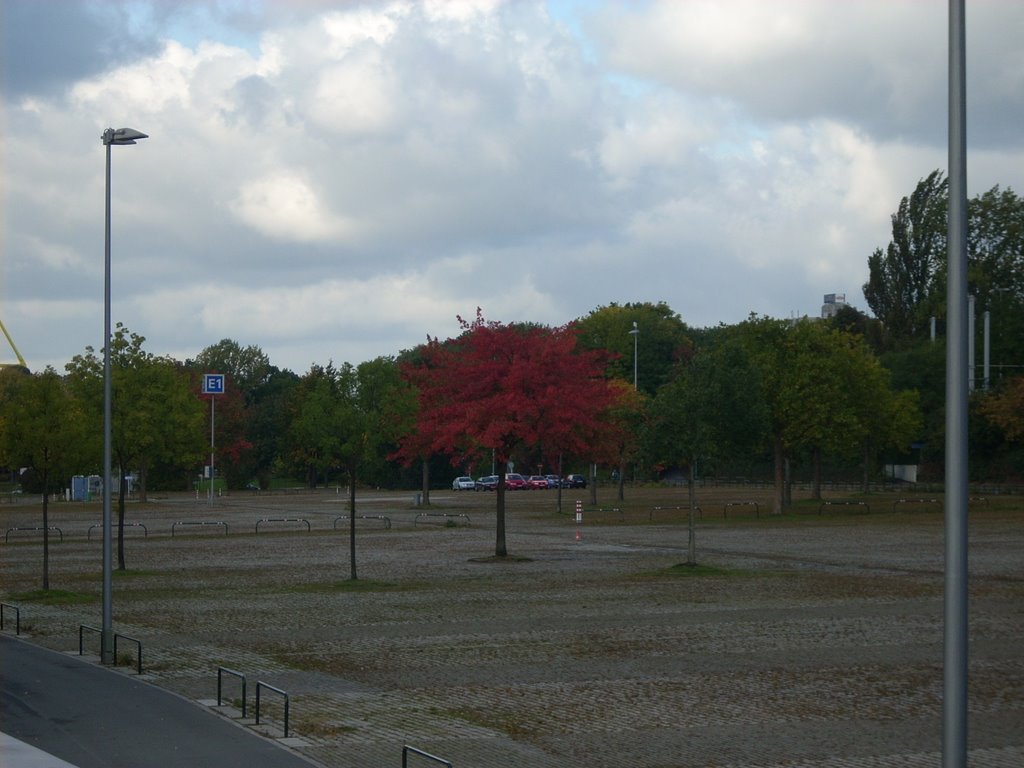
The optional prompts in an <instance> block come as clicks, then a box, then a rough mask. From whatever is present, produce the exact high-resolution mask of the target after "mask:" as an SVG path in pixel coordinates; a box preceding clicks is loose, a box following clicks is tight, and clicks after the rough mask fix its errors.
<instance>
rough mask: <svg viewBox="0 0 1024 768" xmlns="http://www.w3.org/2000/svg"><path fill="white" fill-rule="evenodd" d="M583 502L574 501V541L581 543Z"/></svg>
mask: <svg viewBox="0 0 1024 768" xmlns="http://www.w3.org/2000/svg"><path fill="white" fill-rule="evenodd" d="M582 524H583V502H582V501H580V500H579V499H576V541H577V542H579V541H583V529H582V528H581V527H580V526H581V525H582Z"/></svg>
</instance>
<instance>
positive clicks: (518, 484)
mask: <svg viewBox="0 0 1024 768" xmlns="http://www.w3.org/2000/svg"><path fill="white" fill-rule="evenodd" d="M505 487H506V488H507V489H508V490H510V491H521V490H523V489H524V488H529V487H530V484H529V483H528V482H527V481H526V478H525V477H523V476H522V475H518V474H516V473H515V472H509V473H508V474H507V475H505Z"/></svg>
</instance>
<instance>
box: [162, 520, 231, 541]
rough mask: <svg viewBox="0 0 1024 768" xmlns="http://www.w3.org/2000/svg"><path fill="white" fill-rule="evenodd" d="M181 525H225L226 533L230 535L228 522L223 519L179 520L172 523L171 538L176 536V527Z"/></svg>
mask: <svg viewBox="0 0 1024 768" xmlns="http://www.w3.org/2000/svg"><path fill="white" fill-rule="evenodd" d="M179 525H181V526H185V525H221V526H224V535H225V536H227V535H228V524H227V523H225V522H224V521H223V520H179V521H178V522H176V523H171V538H174V529H175V528H177V527H178V526H179Z"/></svg>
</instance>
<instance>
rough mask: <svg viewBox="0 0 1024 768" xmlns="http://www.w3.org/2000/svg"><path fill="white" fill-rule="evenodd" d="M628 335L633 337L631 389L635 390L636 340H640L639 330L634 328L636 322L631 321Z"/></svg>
mask: <svg viewBox="0 0 1024 768" xmlns="http://www.w3.org/2000/svg"><path fill="white" fill-rule="evenodd" d="M629 335H630V336H632V337H633V389H636V388H637V376H636V373H637V365H636V351H637V339H639V338H640V329H639V328H637V327H636V320H634V321H633V330H631V331H630V332H629Z"/></svg>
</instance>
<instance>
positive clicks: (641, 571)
mask: <svg viewBox="0 0 1024 768" xmlns="http://www.w3.org/2000/svg"><path fill="white" fill-rule="evenodd" d="M574 493H575V492H574ZM660 493H661V495H658V492H654V491H651V492H647V491H634V492H630V491H627V503H629V504H630V506H629V507H628V508H627V507H626V506H625V505H623V509H624V510H625V512H624V513H621V514H620V513H617V512H610V511H609V512H597V511H593V510H587V511H586V512H585V513H584V521H583V522H582V523H581V524H577V523H576V522H575V520H574V517H573V516H572V515H570V514H562V515H559V514H556V513H555V512H554V511H553V510H554V502H553V499H554V495H553V494H554V492H545V491H538V492H528V493H527V492H523V493H520V494H511V495H510V498H509V515H508V548H509V551H510V553H511V554H512V555H514V556H515V557H512V558H509V559H507V560H504V561H499V560H495V559H494V558H490V557H488V556H489V555H491V554H493V550H494V512H493V503H494V497H493V495H492V494H473V493H460V494H455V493H451V492H444V493H442V492H434V494H433V496H432V499H431V501H432V506H431V507H430V508H429V511H430V512H431V513H433V514H432V515H431V516H429V517H424V516H419V513H420V512H422V511H423V510H421V509H417V508H415V507H414V506H413V504H412V494H411V493H410V494H402V495H398V494H372V495H367V496H366V497H365V498H361V499H360V508H359V509H358V514H360V515H366V516H367V518H366V519H361V518H357V528H358V533H357V558H358V568H359V570H358V575H359V579H358V582H356V583H355V585H353V583H352V582H350V581H349V579H348V577H349V560H348V557H349V550H348V546H349V542H348V530H347V526H348V524H349V521H348V519H347V518H344V517H342V516H344V515H346V506H345V500H344V495H340V496H339V495H337V494H335V493H334V492H320V493H297V494H293V495H276V496H242V497H234V498H230V499H229V498H222V499H218V500H217V502H216V504H215V505H214V506H212V507H210V506H207V505H206V504H205V500H200V501H198V502H197V501H196V500H195V499H192V498H188V497H182V498H180V499H163V500H160V501H158V502H149V503H146V504H130V505H129V507H128V512H127V520H129V521H132V522H140V523H143V524H144V525H145V529H143V527H142V526H132V527H128V528H126V540H125V550H126V558H127V564H128V566H129V570H128V571H127V572H125V573H116V574H115V579H114V625H115V626H114V628H115V630H116V631H117V632H120V633H122V634H124V635H128V636H130V637H133V638H138V639H139V640H141V641H142V643H143V647H144V660H145V675H144V677H145V678H146V679H148V680H150V681H151V682H153V683H154V684H156V685H159V686H162V687H165V688H167V689H170V690H173V691H176V692H178V693H181V694H184V695H186V696H188V697H190V698H193V699H196V700H202V701H209V700H212V699H216V690H217V667H218V666H221V667H227V668H230V669H232V670H237V671H239V672H242V673H244V674H245V675H246V676H247V679H248V681H249V702H248V705H249V708H250V709H251V708H252V707H253V703H254V702H253V699H254V693H253V690H254V687H255V683H256V681H257V680H259V681H263V682H266V683H268V684H270V685H273V686H275V687H277V688H281V689H283V690H285V691H287V692H288V694H289V699H290V730H291V731H292V735H294V736H296V737H298V741H291V742H289V743H290V744H291V745H292V748H294V749H296V750H297V751H299V752H300V753H302V754H304V755H307V756H308V757H309V758H311V759H312V760H314V761H316V762H318V763H320V764H322V765H325V766H332V767H336V768H341V767H342V766H344V767H345V768H349V767H351V768H369V767H370V766H398V765H401V753H402V745H404V744H409V745H412V746H414V747H417V748H419V749H421V750H425V751H427V752H429V753H431V754H433V755H437V756H440V757H443V758H444V759H446V760H449V761H451V762H452V763H453V765H455V766H456V767H457V768H490V767H492V766H493V767H494V768H497V766H512V765H514V766H524V768H532V767H536V768H546V767H548V766H551V767H554V766H558V767H559V768H576V767H577V766H578V767H579V768H583V767H586V768H605V767H607V768H612V767H613V766H614V767H616V768H617V767H618V766H635V767H636V768H668V767H669V766H673V767H675V766H687V767H699V766H723V767H725V766H729V767H734V768H741V767H742V768H782V767H783V766H811V767H817V768H888V767H889V766H892V767H893V768H895V767H897V766H901V767H902V766H907V767H908V768H909V767H914V768H916V767H917V766H937V765H939V764H940V762H941V755H940V750H941V727H942V694H943V573H942V571H943V520H942V511H941V506H934V505H931V506H929V505H927V504H925V505H920V506H918V507H916V508H914V509H911V508H910V507H912V506H913V505H907V508H903V507H902V506H901V507H900V508H899V509H898V510H895V511H893V510H890V508H889V503H888V502H886V503H885V504H884V505H882V504H876V505H875V506H877V507H878V509H879V511H878V512H875V513H872V514H864V513H862V512H860V510H859V509H857V508H855V507H837V508H835V510H832V509H829V511H827V512H826V513H825V514H823V515H820V516H819V515H817V514H814V513H813V512H811V513H808V514H803V515H800V516H792V517H786V518H772V517H770V516H767V515H766V514H764V513H763V511H762V512H760V514H759V516H755V515H754V513H753V507H749V508H740V507H738V508H736V509H730V511H729V513H728V516H726V515H725V513H724V510H723V507H722V506H721V505H722V503H724V502H723V501H722V500H723V499H729V498H733V499H739V498H742V499H744V500H745V499H747V498H748V497H750V492H748V491H742V492H741V491H738V490H731V491H728V490H726V491H720V492H719V497H718V498H717V499H716V498H712V497H709V496H704V497H702V498H701V505H702V507H703V508H704V509H705V514H704V515H703V517H702V519H701V520H700V521H699V523H698V526H697V542H698V561H699V562H700V564H701V565H702V566H707V569H706V570H705V569H700V570H698V571H697V572H693V569H687V568H685V567H683V568H673V566H677V565H679V564H681V563H682V562H684V561H685V559H686V536H687V531H686V525H685V521H684V520H682V519H681V518H678V517H677V515H679V514H682V513H664V512H661V513H658V514H655V513H654V512H653V511H652V510H653V507H654V506H655V505H656V504H660V503H662V499H663V496H664V492H660ZM740 493H742V494H744V495H742V496H738V495H737V494H740ZM545 494H547V495H545ZM722 494H724V495H722ZM730 494H731V495H730ZM576 498H577V495H573V494H566V499H565V501H564V502H563V509H566V510H568V509H571V508H572V506H571V505H572V503H573V501H574V500H575V499H576ZM579 498H583V499H584V500H586V498H587V497H586V496H585V495H584V496H579ZM1018 502H1019V499H1018ZM674 503H675V502H674ZM609 506H611V505H609ZM761 506H762V508H763V507H764V506H765V504H762V505H761ZM439 513H447V514H448V517H447V518H445V517H440V516H439ZM98 516H99V509H98V506H97V505H95V504H91V505H82V504H78V505H74V504H56V505H54V506H53V507H52V509H51V524H52V525H56V526H58V527H60V529H61V532H62V533H63V535H64V541H63V543H60V542H58V541H56V540H54V541H53V542H52V543H51V556H50V568H51V588H52V589H55V590H58V589H59V590H67V591H69V592H72V593H75V594H76V595H79V596H83V600H84V602H73V601H64V602H59V603H58V604H46V603H43V602H40V601H39V600H36V599H34V598H33V597H32V596H31V595H27V594H25V593H27V592H29V591H31V590H34V589H37V588H38V587H39V586H40V582H41V559H42V558H41V546H40V541H39V534H38V532H32V531H27V530H24V529H27V528H29V527H32V526H37V525H39V522H38V521H39V520H40V519H41V514H40V508H39V505H38V504H31V503H29V502H28V501H27V500H26V501H25V502H23V503H20V504H4V505H0V521H2V522H3V523H4V527H5V528H12V527H19V528H21V529H22V530H19V531H14V532H11V533H10V534H9V536H8V539H9V540H8V541H7V542H5V543H4V544H3V546H2V548H0V553H2V560H0V569H2V570H0V573H2V576H3V581H2V590H0V593H2V594H3V600H4V602H7V603H13V604H17V605H18V606H19V608H20V610H21V622H22V627H23V630H22V631H23V634H28V635H30V637H31V639H32V640H33V641H34V642H38V643H39V644H41V645H46V646H48V647H53V648H57V649H60V650H64V651H77V648H78V637H79V629H78V628H79V625H80V624H89V625H93V626H98V625H99V624H100V623H101V617H100V613H101V610H100V603H99V594H100V572H99V569H100V563H101V560H100V554H101V543H100V538H101V531H100V530H99V529H97V528H93V529H92V530H90V526H93V525H96V524H97V523H98V522H99V521H98ZM377 516H380V517H377ZM971 516H972V518H971V552H970V564H971V565H970V571H971V581H970V589H971V600H970V615H971V639H970V693H969V719H970V729H969V746H970V762H969V764H970V765H971V766H973V767H976V768H981V767H983V766H991V767H992V768H1004V767H1005V768H1010V767H1011V766H1012V767H1013V768H1019V766H1022V765H1024V655H1022V654H1021V649H1022V645H1021V638H1022V637H1024V599H1022V598H1024V507H1022V505H1021V504H1020V503H1018V504H1016V506H1014V505H1013V504H1012V503H1011V504H1009V505H1007V504H1005V503H1001V504H999V505H996V506H995V507H992V508H989V507H980V508H978V509H973V508H972V512H971ZM652 517H653V518H654V520H653V521H652V520H651V518H652ZM339 518H342V519H339ZM381 518H387V519H386V520H385V519H381ZM260 521H263V522H260ZM198 522H207V523H214V524H212V525H203V526H199V525H181V523H198ZM307 523H308V527H309V530H308V531H307ZM387 523H390V528H388V527H385V526H386V524H387ZM257 524H258V525H257ZM335 526H337V528H335ZM257 527H258V532H257ZM172 531H173V536H172ZM56 535H57V534H56V532H54V539H56ZM115 543H116V542H115ZM9 620H10V619H9V617H5V621H9ZM7 630H8V631H9V630H10V627H9V625H8V626H7ZM84 639H85V645H86V649H85V650H86V655H88V654H90V653H92V654H95V653H96V652H97V650H98V640H97V636H96V635H95V634H91V633H88V632H87V633H86V635H85V638H84ZM128 648H129V650H131V646H130V645H129V646H128ZM123 661H127V659H124V660H123ZM224 684H225V691H229V692H227V693H225V700H226V701H227V703H229V704H234V705H237V704H238V703H239V702H238V701H237V699H238V696H239V686H238V685H237V683H236V681H234V680H233V679H230V678H225V681H224ZM228 700H230V701H228ZM263 707H264V713H263V718H262V719H263V720H264V723H263V725H262V726H261V728H263V730H264V731H265V732H266V733H267V734H268V735H270V736H272V737H273V736H279V735H280V729H281V726H282V724H283V723H282V718H283V707H282V706H281V701H280V699H279V698H276V697H274V696H266V698H265V699H264V702H263ZM218 711H219V712H220V713H221V714H223V715H225V716H236V717H237V716H238V715H239V714H240V713H238V712H236V711H235V710H234V709H233V708H232V707H230V706H228V707H221V708H219V709H218ZM249 714H250V716H251V712H250V713H249ZM267 721H269V725H268V724H267ZM415 760H416V758H411V759H410V763H409V764H410V766H415V765H423V766H427V765H429V764H430V763H429V761H425V760H422V759H420V762H419V763H416V762H415Z"/></svg>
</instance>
